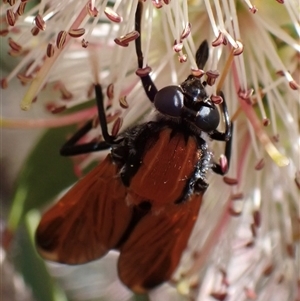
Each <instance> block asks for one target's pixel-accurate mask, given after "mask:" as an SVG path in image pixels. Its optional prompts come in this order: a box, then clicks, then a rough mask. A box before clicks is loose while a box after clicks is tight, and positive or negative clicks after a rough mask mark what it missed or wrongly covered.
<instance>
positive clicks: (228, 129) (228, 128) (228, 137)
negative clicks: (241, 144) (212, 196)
mask: <svg viewBox="0 0 300 301" xmlns="http://www.w3.org/2000/svg"><path fill="white" fill-rule="evenodd" d="M220 96H221V97H222V98H223V102H222V104H221V107H222V116H223V119H224V122H225V132H224V133H222V132H219V131H218V130H215V131H214V132H213V133H211V134H209V137H210V138H211V139H214V140H218V141H225V142H226V144H225V152H224V155H225V158H226V160H227V170H228V169H229V165H230V158H231V146H232V133H233V124H232V122H231V121H230V118H229V114H228V110H227V105H226V100H225V96H224V94H223V92H222V91H220ZM212 170H213V171H214V172H215V173H217V174H220V175H224V174H225V173H227V170H226V171H224V170H223V169H222V168H221V166H220V164H217V163H214V166H213V167H212Z"/></svg>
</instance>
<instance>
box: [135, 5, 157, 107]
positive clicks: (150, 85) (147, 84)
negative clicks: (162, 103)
mask: <svg viewBox="0 0 300 301" xmlns="http://www.w3.org/2000/svg"><path fill="white" fill-rule="evenodd" d="M142 13H143V3H142V2H139V3H138V5H137V8H136V13H135V30H136V31H137V32H138V33H139V34H140V35H139V37H138V38H137V39H136V40H135V51H136V55H137V60H138V66H139V70H142V71H143V72H139V73H137V75H138V76H140V78H141V82H142V85H143V88H144V90H145V93H146V95H147V96H148V98H149V100H150V101H151V102H153V101H154V97H155V95H156V93H157V88H156V86H155V84H154V82H153V81H152V79H151V77H150V75H149V72H150V71H148V72H145V71H147V69H149V70H151V69H150V68H149V67H146V68H143V64H144V56H143V52H142V45H141V23H142ZM142 73H143V74H142Z"/></svg>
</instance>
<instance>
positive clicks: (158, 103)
mask: <svg viewBox="0 0 300 301" xmlns="http://www.w3.org/2000/svg"><path fill="white" fill-rule="evenodd" d="M183 99H184V96H183V94H182V91H181V88H180V87H178V86H167V87H164V88H162V89H161V90H159V91H158V92H157V93H156V95H155V98H154V106H155V108H156V109H157V110H158V111H159V112H160V113H162V114H164V115H169V116H172V117H180V115H181V108H182V107H183Z"/></svg>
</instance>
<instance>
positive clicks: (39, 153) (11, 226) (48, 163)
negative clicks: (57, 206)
mask: <svg viewBox="0 0 300 301" xmlns="http://www.w3.org/2000/svg"><path fill="white" fill-rule="evenodd" d="M74 131H75V126H68V127H62V128H56V129H50V130H48V131H46V133H45V134H44V135H43V136H42V137H41V139H40V141H39V142H38V143H37V145H36V147H35V148H34V149H33V151H32V152H31V154H30V155H29V156H28V158H27V160H26V161H25V163H24V165H23V168H22V170H21V172H20V174H19V176H18V179H17V182H16V188H15V193H14V196H13V200H12V205H11V208H10V212H9V216H8V222H7V228H8V230H9V231H11V232H14V231H15V230H16V229H17V227H18V225H19V223H20V222H21V221H22V219H23V218H24V216H25V214H26V213H27V212H28V211H29V210H31V209H34V208H40V207H42V206H44V205H45V204H47V203H48V202H49V201H50V200H52V199H53V198H54V197H55V196H56V195H57V194H58V193H59V192H61V191H62V190H63V189H64V188H66V187H68V186H70V185H71V184H72V183H74V182H75V181H76V180H77V178H76V176H75V174H74V172H73V164H72V161H71V160H70V159H69V158H65V157H62V156H60V154H59V149H60V147H61V146H62V145H63V144H64V142H65V141H66V137H67V136H68V135H70V134H72V133H74Z"/></svg>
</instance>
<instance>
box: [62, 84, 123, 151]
mask: <svg viewBox="0 0 300 301" xmlns="http://www.w3.org/2000/svg"><path fill="white" fill-rule="evenodd" d="M95 92H96V102H97V107H98V114H99V121H100V126H101V129H102V136H103V138H104V141H100V142H89V143H83V144H78V145H76V143H77V142H78V141H79V140H80V138H82V137H83V136H84V135H85V134H86V133H88V132H89V131H90V130H91V129H92V128H93V120H90V121H88V122H87V123H86V124H85V125H84V126H83V127H82V128H81V129H79V130H78V131H77V132H76V133H75V134H74V135H73V136H72V137H71V138H70V139H69V140H68V141H67V142H66V143H65V144H64V145H63V146H62V148H61V149H60V154H61V155H62V156H75V155H80V154H85V153H90V152H96V151H100V150H105V149H109V148H110V146H111V145H112V144H115V143H118V142H119V140H118V141H116V139H115V137H114V136H111V135H109V134H108V131H107V123H106V116H105V110H104V103H103V93H102V88H101V85H100V84H96V85H95Z"/></svg>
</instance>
